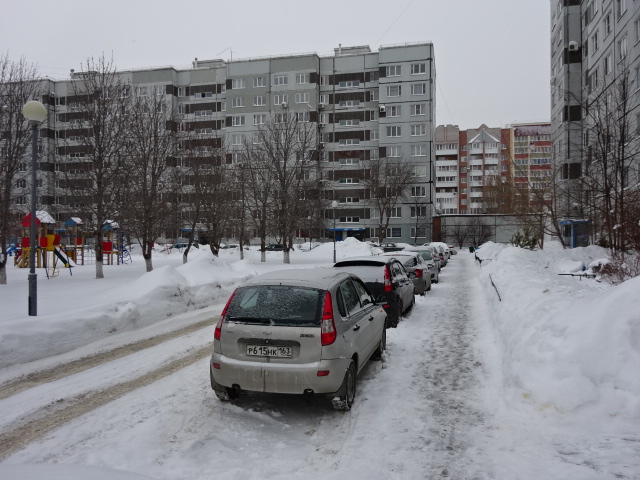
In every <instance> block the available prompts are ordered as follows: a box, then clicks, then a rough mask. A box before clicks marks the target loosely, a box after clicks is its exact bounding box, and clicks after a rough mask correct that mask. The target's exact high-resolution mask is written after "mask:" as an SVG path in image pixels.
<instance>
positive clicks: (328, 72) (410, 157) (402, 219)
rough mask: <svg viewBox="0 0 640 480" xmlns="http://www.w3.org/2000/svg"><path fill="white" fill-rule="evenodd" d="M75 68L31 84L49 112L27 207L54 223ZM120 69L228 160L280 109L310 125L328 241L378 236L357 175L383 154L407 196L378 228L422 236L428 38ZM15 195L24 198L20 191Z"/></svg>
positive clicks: (429, 123) (425, 224)
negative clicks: (332, 228) (400, 173)
mask: <svg viewBox="0 0 640 480" xmlns="http://www.w3.org/2000/svg"><path fill="white" fill-rule="evenodd" d="M87 74H90V73H88V72H72V73H71V78H70V79H65V80H45V81H43V82H44V83H45V84H46V85H45V87H44V88H45V90H44V91H46V92H47V93H46V94H45V95H44V96H43V103H45V104H46V106H47V108H48V109H49V116H48V119H47V120H46V122H45V124H43V125H42V127H41V131H42V133H43V134H42V135H41V142H42V143H43V148H42V151H43V152H47V153H45V154H44V155H43V157H42V158H41V159H40V162H39V171H38V179H39V180H38V209H39V210H47V211H49V212H50V213H51V214H52V215H54V217H55V218H56V219H57V220H60V221H64V220H65V219H67V218H69V217H70V216H75V215H76V210H75V206H76V203H77V202H76V200H74V198H73V194H72V192H70V191H68V190H67V189H65V188H64V183H63V182H60V181H59V180H60V178H59V172H58V170H59V168H58V167H57V165H59V164H61V163H64V162H69V161H72V159H74V158H76V157H81V156H82V155H83V152H82V149H81V148H79V144H78V145H77V146H76V145H75V144H74V135H77V134H80V133H78V132H80V131H81V129H82V114H81V112H80V111H79V110H80V108H81V107H80V105H79V104H78V102H77V99H75V98H74V89H73V82H79V81H82V79H83V76H84V75H87ZM120 74H121V76H122V77H123V78H124V79H125V80H126V81H128V82H130V84H131V86H132V88H135V89H136V91H137V92H138V94H145V95H162V96H165V97H166V98H167V102H173V105H175V106H176V107H177V109H178V111H179V112H180V114H181V115H182V122H181V124H180V125H179V128H178V130H179V131H188V132H191V133H194V134H197V136H198V138H199V142H200V143H199V145H201V147H202V148H216V147H218V146H219V145H220V144H221V141H222V140H223V141H224V144H225V146H226V148H227V149H228V151H229V157H228V159H227V163H230V164H233V163H235V162H237V161H238V156H237V153H238V152H239V151H240V148H241V146H242V144H243V141H244V139H246V138H250V137H251V136H252V135H253V134H254V133H255V132H257V129H258V128H259V127H260V126H261V125H263V124H265V122H267V121H269V120H270V119H273V118H274V117H275V116H276V115H278V114H279V113H282V112H283V111H286V112H289V113H293V114H295V115H296V118H297V119H298V121H300V122H309V123H310V124H312V125H313V126H314V128H317V138H318V146H317V150H318V152H319V155H320V159H321V170H322V172H323V173H322V177H323V183H322V187H321V190H322V191H321V199H322V201H323V202H324V209H325V211H324V212H322V213H323V215H324V218H325V219H331V218H333V215H335V218H336V223H337V228H336V233H337V236H338V238H344V237H346V236H357V237H358V238H360V239H362V240H365V239H375V238H377V237H378V233H379V232H377V224H378V220H377V218H378V216H379V215H380V212H377V211H376V209H375V208H374V206H373V203H372V202H371V192H369V191H368V189H367V188H366V187H365V185H364V182H363V180H364V179H365V178H366V176H367V175H368V172H367V171H366V168H365V164H364V162H365V161H368V160H371V159H377V158H380V157H386V158H395V159H398V160H399V161H402V162H403V163H409V164H411V166H412V168H413V176H412V178H411V181H410V185H409V186H408V187H407V190H406V191H407V195H406V197H405V198H404V199H403V200H401V202H400V203H399V204H398V205H397V207H396V208H394V209H393V213H392V215H391V217H392V218H391V222H390V225H389V228H388V230H387V232H385V237H387V238H390V239H392V241H393V240H395V241H400V242H413V241H416V240H417V241H418V242H423V241H428V240H430V225H431V217H432V213H433V212H432V208H433V198H434V191H433V178H432V172H433V161H434V158H435V149H434V147H433V144H434V124H433V122H434V111H435V78H436V72H435V60H434V50H433V45H432V44H431V43H415V44H402V45H391V46H383V47H380V49H379V50H378V51H371V49H370V48H369V47H368V46H359V47H339V48H336V49H335V52H334V54H333V55H330V56H320V55H317V54H303V55H287V56H273V57H267V58H258V59H246V60H232V61H223V60H198V59H196V60H195V61H194V62H193V65H192V68H189V69H184V70H181V69H176V68H172V67H165V68H150V69H138V70H131V71H123V72H120ZM74 132H76V133H74ZM61 139H64V142H63V141H61ZM47 147H50V148H47ZM25 187H26V186H25ZM24 194H25V195H27V196H28V193H27V190H26V188H25V192H24ZM19 197H20V195H19ZM334 200H335V201H338V202H339V204H338V206H337V207H336V208H335V209H333V208H332V207H331V206H330V205H331V203H332V201H334ZM16 207H17V208H18V210H19V209H20V208H21V207H20V205H17V206H16ZM417 219H419V222H418V221H417ZM326 223H327V226H328V224H329V223H330V222H326Z"/></svg>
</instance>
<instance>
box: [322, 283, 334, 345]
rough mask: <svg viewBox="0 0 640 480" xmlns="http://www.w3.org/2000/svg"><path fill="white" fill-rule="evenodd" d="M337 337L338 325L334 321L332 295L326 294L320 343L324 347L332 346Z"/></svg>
mask: <svg viewBox="0 0 640 480" xmlns="http://www.w3.org/2000/svg"><path fill="white" fill-rule="evenodd" d="M336 336H337V334H336V324H335V322H334V320H333V302H332V301H331V293H329V292H326V293H325V296H324V307H323V308H322V324H321V327H320V342H321V343H322V345H331V344H332V343H333V342H335V340H336Z"/></svg>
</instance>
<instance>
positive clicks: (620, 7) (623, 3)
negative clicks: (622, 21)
mask: <svg viewBox="0 0 640 480" xmlns="http://www.w3.org/2000/svg"><path fill="white" fill-rule="evenodd" d="M626 11H627V0H616V15H617V16H618V18H620V17H621V16H622V15H624V12H626Z"/></svg>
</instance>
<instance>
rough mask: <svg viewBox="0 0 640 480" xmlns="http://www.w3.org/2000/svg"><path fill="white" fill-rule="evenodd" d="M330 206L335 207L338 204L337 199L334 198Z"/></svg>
mask: <svg viewBox="0 0 640 480" xmlns="http://www.w3.org/2000/svg"><path fill="white" fill-rule="evenodd" d="M331 206H332V207H333V208H336V207H337V206H338V201H337V200H334V201H333V202H331Z"/></svg>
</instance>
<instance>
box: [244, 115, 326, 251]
mask: <svg viewBox="0 0 640 480" xmlns="http://www.w3.org/2000/svg"><path fill="white" fill-rule="evenodd" d="M251 142H252V145H251V146H249V145H248V142H247V143H245V148H244V152H243V153H244V161H245V162H247V164H248V169H249V171H250V172H252V173H255V177H254V179H252V180H251V183H252V186H253V187H257V188H258V190H257V191H255V190H254V192H255V196H256V197H257V198H258V199H257V204H254V205H255V206H257V207H259V208H258V209H257V211H258V215H257V216H258V217H259V216H260V215H262V214H264V215H265V216H268V214H269V213H270V212H269V211H267V210H266V207H267V205H271V206H272V208H271V209H270V210H271V211H272V212H273V216H272V222H273V225H274V231H275V232H276V235H277V237H278V238H279V239H280V241H281V242H282V244H283V245H284V252H283V254H284V256H283V261H284V263H289V261H290V255H289V252H290V250H291V249H292V248H293V240H294V238H295V233H296V230H297V229H298V227H299V226H300V225H301V221H302V219H303V218H304V219H306V217H307V212H308V208H307V207H306V206H305V204H304V202H303V201H302V200H303V199H304V198H305V192H306V191H308V190H309V189H310V188H312V186H313V185H314V183H313V182H314V181H313V179H312V178H313V174H314V173H315V171H316V164H317V155H316V151H317V137H316V131H315V128H314V127H313V125H312V124H311V123H309V122H305V121H299V117H298V116H297V115H296V113H294V112H289V111H288V109H286V108H283V109H282V110H281V111H279V112H276V114H275V115H274V117H273V118H272V119H271V120H270V121H268V122H267V123H266V124H264V125H261V126H260V127H259V128H258V131H257V132H256V133H255V135H254V137H253V139H252V140H251ZM260 180H265V181H268V182H269V183H268V184H267V185H264V186H260V185H259V184H258V182H259V181H260ZM265 221H266V218H263V219H262V220H261V222H262V223H261V225H262V227H264V230H263V231H262V232H260V235H261V238H265V237H266V233H267V228H268V223H265ZM263 234H264V236H263V237H262V235H263ZM261 242H262V243H263V245H262V250H263V251H264V240H262V241H261Z"/></svg>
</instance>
